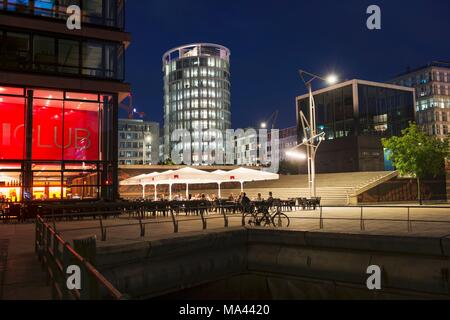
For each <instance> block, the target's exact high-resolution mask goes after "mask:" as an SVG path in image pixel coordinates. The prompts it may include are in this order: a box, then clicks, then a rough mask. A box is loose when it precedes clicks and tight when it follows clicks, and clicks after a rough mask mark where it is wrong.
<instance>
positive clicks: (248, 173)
mask: <svg viewBox="0 0 450 320" xmlns="http://www.w3.org/2000/svg"><path fill="white" fill-rule="evenodd" d="M221 175H223V177H224V178H225V181H224V182H239V183H240V184H241V192H244V183H245V182H251V181H266V180H278V179H280V176H279V175H278V174H275V173H270V172H265V171H260V170H253V169H247V168H238V169H234V170H231V171H227V172H225V173H221Z"/></svg>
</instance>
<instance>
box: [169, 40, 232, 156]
mask: <svg viewBox="0 0 450 320" xmlns="http://www.w3.org/2000/svg"><path fill="white" fill-rule="evenodd" d="M163 72H164V157H165V158H166V159H167V158H170V157H171V154H172V150H173V149H174V147H175V146H176V142H174V141H172V133H173V132H174V131H175V130H177V129H185V130H188V131H189V132H190V134H191V142H192V141H194V140H197V141H198V140H199V137H198V136H199V134H202V135H203V134H204V132H205V131H206V130H208V129H213V130H219V131H220V132H221V133H222V135H223V137H225V130H227V129H229V128H231V113H230V50H228V49H227V48H225V47H223V46H220V45H216V44H209V43H198V44H191V45H186V46H182V47H178V48H175V49H172V50H170V51H168V52H167V53H165V54H164V56H163ZM202 140H203V141H205V140H206V141H207V140H209V137H203V138H202ZM208 145H209V142H203V144H202V145H201V146H198V145H191V150H192V151H194V149H195V150H199V152H197V153H196V154H193V156H192V160H191V161H192V162H193V163H200V164H201V163H203V162H204V161H205V160H206V159H205V154H204V152H203V151H204V150H205V149H206V147H207V146H208ZM178 151H179V150H178ZM215 160H218V159H214V160H213V161H212V162H215ZM217 162H218V161H217Z"/></svg>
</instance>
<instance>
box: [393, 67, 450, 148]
mask: <svg viewBox="0 0 450 320" xmlns="http://www.w3.org/2000/svg"><path fill="white" fill-rule="evenodd" d="M390 82H391V83H393V84H397V85H401V86H406V87H413V88H415V89H416V111H417V116H416V118H417V119H416V120H417V124H418V125H419V126H421V127H422V128H423V130H424V131H425V132H426V133H427V134H429V135H432V136H436V137H438V138H440V139H443V138H445V137H448V134H449V129H450V62H432V63H429V64H428V65H426V66H423V67H420V68H417V69H415V70H410V71H407V72H406V73H403V74H401V75H398V76H397V77H395V78H394V79H393V80H391V81H390Z"/></svg>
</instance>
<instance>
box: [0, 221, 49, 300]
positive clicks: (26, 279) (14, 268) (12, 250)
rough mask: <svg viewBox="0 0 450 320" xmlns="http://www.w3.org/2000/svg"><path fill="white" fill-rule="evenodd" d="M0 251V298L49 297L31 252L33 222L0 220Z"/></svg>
mask: <svg viewBox="0 0 450 320" xmlns="http://www.w3.org/2000/svg"><path fill="white" fill-rule="evenodd" d="M0 251H1V252H0V259H1V256H3V257H4V259H2V260H3V261H4V264H3V268H2V263H1V262H0V285H1V286H0V300H48V299H51V290H50V288H49V287H48V286H47V285H46V277H45V273H44V272H43V271H42V269H41V265H40V264H39V263H38V260H37V257H36V256H35V254H34V224H3V223H0ZM2 269H3V271H2Z"/></svg>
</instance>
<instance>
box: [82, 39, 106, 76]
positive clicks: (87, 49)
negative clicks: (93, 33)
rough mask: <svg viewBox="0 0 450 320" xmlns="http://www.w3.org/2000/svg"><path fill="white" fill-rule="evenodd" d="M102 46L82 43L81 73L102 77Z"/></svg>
mask: <svg viewBox="0 0 450 320" xmlns="http://www.w3.org/2000/svg"><path fill="white" fill-rule="evenodd" d="M103 70H104V68H103V47H102V45H101V44H95V43H86V44H84V45H83V74H85V75H89V76H98V77H103V76H104V74H103Z"/></svg>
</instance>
